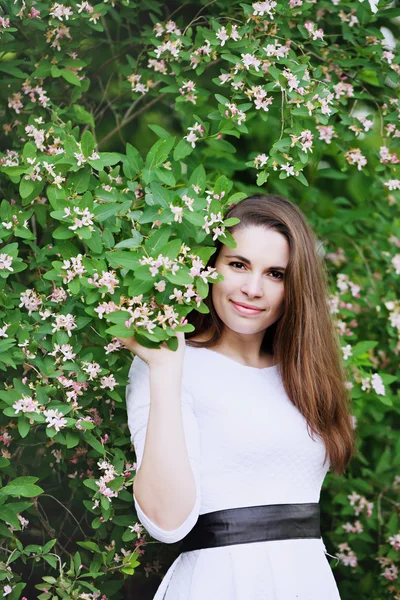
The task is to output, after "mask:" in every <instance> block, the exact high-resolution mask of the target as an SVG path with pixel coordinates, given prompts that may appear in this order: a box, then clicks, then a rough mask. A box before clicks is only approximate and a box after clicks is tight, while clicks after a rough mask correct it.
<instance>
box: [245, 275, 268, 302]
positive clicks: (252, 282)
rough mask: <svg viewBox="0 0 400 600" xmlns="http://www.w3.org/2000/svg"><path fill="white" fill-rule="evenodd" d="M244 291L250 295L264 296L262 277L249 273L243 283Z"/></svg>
mask: <svg viewBox="0 0 400 600" xmlns="http://www.w3.org/2000/svg"><path fill="white" fill-rule="evenodd" d="M242 292H243V293H245V294H247V295H248V296H250V297H254V296H262V295H263V286H262V280H261V277H259V276H258V275H249V276H248V277H247V278H246V280H245V281H244V283H243V285H242Z"/></svg>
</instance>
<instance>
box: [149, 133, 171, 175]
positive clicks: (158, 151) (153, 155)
mask: <svg viewBox="0 0 400 600" xmlns="http://www.w3.org/2000/svg"><path fill="white" fill-rule="evenodd" d="M174 144H175V138H174V137H170V138H168V139H167V140H163V139H161V140H158V142H156V143H155V144H154V146H152V148H150V151H149V153H148V154H147V157H146V168H147V169H149V170H151V169H155V168H156V167H159V166H160V165H161V164H162V163H164V162H165V161H166V160H167V158H168V155H169V153H170V152H171V150H172V148H173V147H174Z"/></svg>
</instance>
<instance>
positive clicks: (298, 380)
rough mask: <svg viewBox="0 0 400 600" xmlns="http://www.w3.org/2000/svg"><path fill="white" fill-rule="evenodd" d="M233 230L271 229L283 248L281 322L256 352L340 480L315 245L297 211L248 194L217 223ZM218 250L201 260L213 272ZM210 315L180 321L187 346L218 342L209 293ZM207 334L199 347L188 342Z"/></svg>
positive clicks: (338, 376) (337, 373)
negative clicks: (267, 358)
mask: <svg viewBox="0 0 400 600" xmlns="http://www.w3.org/2000/svg"><path fill="white" fill-rule="evenodd" d="M231 217H236V218H238V219H240V223H238V224H236V225H233V226H232V227H230V228H227V230H228V231H230V232H231V233H232V232H233V231H235V230H237V229H240V228H244V227H248V226H254V225H256V226H261V227H265V228H268V229H272V230H275V231H277V232H279V233H281V234H282V235H284V236H285V238H286V239H287V241H288V244H289V250H290V258H289V262H288V265H287V268H286V272H285V280H284V281H285V301H284V312H283V315H282V316H281V317H280V318H279V319H278V321H276V322H275V323H274V324H273V325H272V326H271V327H269V328H268V329H267V330H266V332H265V335H264V339H263V342H262V350H263V351H265V352H269V353H272V354H273V355H274V359H275V362H276V363H278V364H279V368H280V374H281V377H282V382H283V385H284V388H285V390H286V393H287V395H288V397H289V398H290V400H291V401H292V402H293V404H294V405H295V406H296V407H297V408H298V410H299V411H300V412H301V414H302V415H303V416H304V418H305V419H306V421H307V424H308V431H309V433H310V431H311V437H313V434H319V435H320V436H321V438H322V440H323V442H324V444H325V449H326V453H325V461H324V463H325V462H326V459H327V457H328V456H329V461H330V465H331V468H332V470H333V471H334V472H335V473H337V474H338V475H339V474H342V473H343V472H344V471H345V469H346V467H347V465H348V463H349V461H350V459H351V458H352V456H353V454H354V453H355V432H354V428H353V425H352V420H351V414H350V410H351V400H350V395H349V392H348V390H347V389H346V386H345V381H346V378H347V376H346V371H345V369H344V365H343V362H342V358H341V350H340V342H339V336H338V335H337V334H336V332H335V329H334V326H333V322H332V317H331V315H330V311H329V305H328V284H327V281H328V276H327V268H326V265H325V263H324V261H323V259H321V258H320V256H319V254H318V251H317V240H316V237H315V235H314V233H313V231H312V230H311V228H310V226H309V225H308V223H307V222H306V220H305V218H304V216H303V214H302V212H301V211H300V209H299V208H298V207H297V206H296V205H295V204H293V203H292V202H290V201H289V200H287V199H286V198H283V197H281V196H275V195H268V196H264V195H256V196H250V197H248V198H245V199H244V200H242V201H240V202H238V203H237V204H234V205H231V206H230V207H229V210H228V212H227V213H226V214H225V218H226V219H228V218H231ZM221 247H222V243H221V242H220V241H219V240H218V241H217V242H216V252H215V253H214V254H213V256H212V257H211V258H210V260H209V261H208V266H211V267H214V266H215V263H216V260H217V257H218V255H219V252H220V250H221ZM204 302H205V304H206V305H207V307H208V308H209V310H210V312H209V313H207V314H203V313H199V312H197V311H192V312H191V313H190V314H189V315H188V316H187V320H188V321H189V323H191V324H192V325H193V326H194V327H195V331H193V332H191V333H187V334H186V339H187V342H188V345H190V346H196V347H203V348H210V347H212V346H214V345H215V344H216V342H217V341H218V340H219V339H220V338H221V335H222V332H223V327H224V324H223V322H222V321H221V319H220V318H219V317H218V315H217V313H216V311H215V309H214V306H213V303H212V297H211V293H209V294H208V296H207V298H206V299H205V300H204ZM204 332H210V337H209V339H207V341H202V342H200V341H195V340H190V338H191V337H193V336H195V335H196V336H198V335H199V334H202V333H204Z"/></svg>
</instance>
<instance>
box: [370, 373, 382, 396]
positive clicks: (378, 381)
mask: <svg viewBox="0 0 400 600" xmlns="http://www.w3.org/2000/svg"><path fill="white" fill-rule="evenodd" d="M371 385H372V387H373V388H374V390H375V393H376V394H378V396H385V386H384V385H383V381H382V377H381V376H380V375H378V373H374V374H373V375H372V377H371Z"/></svg>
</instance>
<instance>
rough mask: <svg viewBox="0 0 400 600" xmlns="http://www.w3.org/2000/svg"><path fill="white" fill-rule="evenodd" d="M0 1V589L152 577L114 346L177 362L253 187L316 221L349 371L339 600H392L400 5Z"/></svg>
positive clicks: (332, 535) (82, 589)
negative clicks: (155, 350)
mask: <svg viewBox="0 0 400 600" xmlns="http://www.w3.org/2000/svg"><path fill="white" fill-rule="evenodd" d="M1 6H2V7H3V9H2V10H3V12H2V13H0V38H1V43H2V54H1V55H0V71H1V72H2V75H3V86H2V87H1V89H0V96H1V99H2V103H3V107H4V108H3V111H2V115H3V128H2V140H1V152H0V157H1V158H0V165H1V166H0V172H1V182H2V183H1V191H2V197H3V199H2V202H1V205H0V223H1V225H0V240H1V248H0V319H1V322H0V369H1V370H2V372H3V377H2V383H1V389H0V409H1V413H0V414H1V416H0V449H1V457H0V472H1V476H2V479H1V484H2V487H0V535H1V538H2V542H1V544H0V567H1V568H0V588H1V591H2V593H3V597H6V598H7V599H9V600H18V599H19V598H22V597H25V598H27V599H28V600H31V599H32V598H34V597H37V598H39V600H48V599H50V598H52V599H54V598H60V599H77V598H83V599H95V598H102V599H103V600H106V598H122V597H123V586H124V580H125V579H126V578H127V577H128V576H130V575H132V574H134V573H135V571H137V573H138V574H139V573H141V572H142V567H143V570H144V572H145V575H146V577H147V576H149V574H151V573H153V574H155V575H154V577H155V578H157V577H158V578H159V577H162V572H163V571H165V565H166V562H167V561H168V557H170V556H171V555H170V549H168V550H166V549H165V548H160V545H159V544H151V543H150V540H149V538H148V536H147V535H146V532H145V531H144V530H143V527H142V526H141V525H140V524H139V523H138V522H137V519H135V516H134V510H133V502H132V481H133V478H134V474H135V466H136V465H135V462H134V460H135V458H134V454H133V449H132V447H131V445H130V440H129V432H128V430H127V425H126V413H125V407H124V387H125V385H126V383H127V374H128V369H129V365H130V358H131V357H130V356H128V355H127V353H126V351H122V352H121V346H120V343H119V342H118V340H117V337H124V336H127V335H132V334H135V336H136V337H137V339H138V340H139V341H140V342H141V343H143V344H145V345H148V346H150V347H153V346H156V345H158V344H159V343H160V342H162V341H166V342H167V343H168V345H169V346H170V347H171V348H172V349H173V348H175V346H176V336H175V333H176V331H190V330H191V326H190V325H189V324H188V323H187V321H186V318H185V317H186V316H187V314H188V313H189V312H190V311H192V310H198V311H203V312H205V311H207V308H206V306H205V304H204V302H203V299H204V298H205V297H206V296H207V294H208V290H209V284H210V283H212V282H215V281H218V280H219V278H220V276H219V275H218V274H217V273H216V272H215V270H214V269H212V268H208V267H207V263H208V260H209V258H210V256H211V255H212V253H213V252H214V242H215V241H216V240H217V239H219V240H222V241H223V242H224V243H225V244H227V245H230V246H233V245H234V242H233V238H232V236H231V235H230V233H229V231H228V230H227V227H229V226H230V225H232V224H234V222H236V220H233V219H230V220H224V217H223V215H224V211H225V209H226V208H227V207H228V206H229V205H231V204H232V203H234V202H237V201H239V200H240V199H241V198H244V197H245V196H247V195H249V194H250V193H253V192H255V191H257V190H258V191H259V190H260V188H259V187H258V186H264V188H263V190H266V191H274V192H278V193H281V194H283V195H286V196H288V197H290V198H292V199H294V200H295V201H297V203H298V204H299V205H300V206H301V208H302V210H303V211H304V212H305V213H306V215H307V217H308V219H309V221H310V223H311V225H312V226H313V227H314V229H315V230H316V231H317V234H318V236H319V239H320V240H321V243H322V245H321V252H322V253H324V254H325V259H326V261H327V263H328V265H329V268H330V273H331V290H330V296H329V298H328V299H327V300H328V301H329V303H330V307H331V313H332V318H333V319H334V322H335V326H336V327H337V331H338V335H339V336H340V338H341V340H342V349H343V360H344V362H345V363H346V364H347V365H348V374H349V381H348V383H347V385H348V388H349V389H351V393H352V397H353V399H354V426H355V427H357V430H358V434H359V453H358V455H357V457H356V459H355V460H354V461H353V463H352V465H351V467H350V469H349V471H348V474H347V475H346V476H345V477H337V476H334V475H333V474H329V475H328V477H327V479H326V481H325V485H324V490H323V494H322V497H321V504H322V513H323V515H324V522H323V531H324V538H325V541H326V543H327V546H328V551H329V552H334V554H335V556H336V557H337V565H334V567H333V568H334V569H335V576H336V577H337V580H338V582H339V587H340V591H341V594H342V597H343V599H344V600H346V599H347V598H353V597H355V596H357V598H361V599H362V598H369V599H370V598H371V597H374V598H377V599H378V598H400V583H399V581H398V569H399V564H400V560H399V552H400V524H399V522H398V509H399V493H400V477H399V475H398V474H397V472H396V467H397V466H398V464H399V461H400V444H399V441H398V439H397V437H398V436H397V435H396V431H395V428H396V424H397V422H398V415H399V391H398V385H397V380H398V376H399V367H398V363H399V360H398V356H399V353H400V298H399V291H398V290H399V276H400V250H399V248H400V218H399V211H398V203H399V200H400V176H399V166H398V165H399V162H400V157H399V138H400V125H399V116H400V105H399V99H398V83H399V79H398V77H399V70H400V55H399V52H398V49H397V46H396V35H397V33H398V27H399V19H398V18H399V16H400V10H399V9H397V8H391V7H390V5H389V4H388V2H386V1H385V0H382V1H381V2H379V3H378V1H377V0H369V1H367V0H359V1H358V0H357V1H346V0H320V1H319V2H312V1H306V0H290V1H289V2H278V1H275V0H266V1H265V2H254V3H251V2H250V3H247V4H246V3H239V2H231V3H229V5H228V4H227V3H225V2H224V1H223V0H216V2H214V3H210V4H209V5H202V6H201V8H200V10H199V4H198V3H195V2H193V1H189V2H187V3H185V4H183V5H182V6H181V7H180V8H179V9H178V10H177V11H175V13H174V15H169V14H167V13H166V8H165V6H164V4H163V3H161V2H159V1H158V0H152V1H151V2H146V1H145V2H142V3H140V4H139V5H133V3H132V2H129V0H120V1H118V0H103V1H102V2H100V3H98V4H96V5H95V6H94V5H92V4H91V3H90V2H86V1H82V2H77V1H75V0H68V1H67V0H66V2H65V4H63V3H58V2H55V3H53V4H51V3H47V2H40V1H33V0H15V2H13V3H11V2H7V3H5V2H3V3H1ZM172 16H173V17H174V20H173V19H172ZM159 123H162V125H163V126H161V125H160V124H159ZM146 124H147V125H149V127H148V128H147V127H146ZM148 129H150V132H151V133H149V131H148ZM154 136H155V137H154ZM265 184H267V185H265ZM391 424H393V429H392V427H391ZM160 560H161V561H162V562H163V563H164V566H163V568H161V565H160ZM32 572H33V575H32ZM28 580H30V582H31V583H30V584H28ZM27 584H28V587H27ZM29 585H30V586H31V587H29ZM1 586H2V587H1ZM33 586H35V587H33ZM35 588H36V590H35ZM37 590H39V593H38V595H36V594H37Z"/></svg>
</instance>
